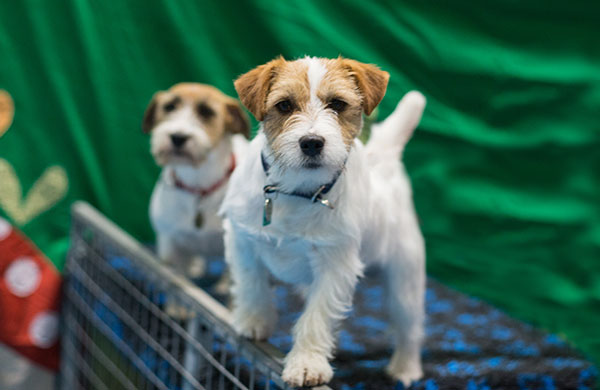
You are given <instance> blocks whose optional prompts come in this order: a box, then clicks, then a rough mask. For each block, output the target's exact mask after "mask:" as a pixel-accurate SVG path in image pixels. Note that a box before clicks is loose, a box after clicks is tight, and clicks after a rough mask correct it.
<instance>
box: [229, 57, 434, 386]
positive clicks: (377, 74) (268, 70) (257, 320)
mask: <svg viewBox="0 0 600 390" xmlns="http://www.w3.org/2000/svg"><path fill="white" fill-rule="evenodd" d="M388 78H389V75H388V73H386V72H384V71H381V70H380V69H378V68H377V67H375V66H373V65H367V64H363V63H359V62H356V61H353V60H348V59H343V58H337V59H323V58H309V57H307V58H303V59H300V60H296V61H286V60H284V59H283V58H278V59H275V60H273V61H271V62H269V63H267V64H265V65H262V66H259V67H258V68H256V69H254V70H252V71H250V72H248V73H246V74H244V75H242V76H241V77H239V78H238V79H237V80H236V82H235V88H236V90H237V92H238V94H239V96H240V99H241V101H242V103H244V105H245V106H246V107H247V108H248V109H249V110H250V111H251V112H252V114H253V115H254V116H255V117H256V118H257V119H258V120H259V121H261V130H260V132H259V134H258V135H257V136H256V137H255V138H254V140H253V141H252V142H251V143H250V149H249V152H248V157H247V158H246V159H245V160H244V162H243V163H242V164H241V165H240V166H239V168H238V169H237V170H236V172H234V174H233V176H232V178H231V182H230V185H229V188H228V191H227V195H226V197H225V200H224V202H223V205H222V206H221V213H222V215H224V216H225V218H226V219H225V223H224V226H225V255H226V259H227V261H228V263H229V266H230V269H231V272H232V278H233V288H232V293H233V298H234V313H233V316H234V326H235V327H236V328H237V330H238V331H239V332H240V333H241V334H243V335H244V336H246V337H249V338H252V339H264V338H267V337H268V336H269V333H270V332H271V330H272V329H273V327H274V326H275V324H276V321H277V316H276V312H275V308H274V304H273V296H272V294H271V289H270V286H269V274H270V273H272V274H273V275H274V276H275V277H277V278H278V279H280V280H282V281H284V282H287V283H292V284H297V285H300V286H305V288H304V289H303V292H304V294H305V298H306V305H305V308H304V312H303V314H302V316H301V317H300V318H299V320H298V322H297V323H296V325H295V326H294V329H293V334H294V345H293V348H292V350H291V351H290V352H289V354H288V355H287V357H286V359H285V368H284V371H283V379H284V380H285V381H286V382H287V383H288V384H290V385H293V386H314V385H317V384H322V383H326V382H328V381H329V380H330V379H331V377H332V375H333V371H332V368H331V366H330V364H329V362H328V360H329V359H331V358H332V354H333V350H334V344H335V340H334V335H335V331H336V328H337V326H338V324H339V321H340V320H341V319H342V318H343V317H344V315H345V313H347V311H348V310H349V309H350V308H351V305H352V297H353V293H354V288H355V285H356V283H357V280H358V278H359V277H360V276H361V275H362V272H363V268H364V266H365V264H371V263H376V264H379V265H381V266H382V267H384V269H385V272H384V273H385V275H386V276H387V287H388V292H389V294H388V297H389V313H390V316H391V321H392V324H393V325H392V332H393V335H394V337H395V342H396V347H395V352H394V354H393V356H392V359H391V362H390V363H389V365H388V367H387V371H388V373H389V374H390V375H391V376H393V377H394V378H396V379H398V380H401V381H402V382H403V383H404V384H406V385H408V384H409V383H411V382H412V381H414V380H417V379H419V378H420V377H421V376H422V371H421V360H420V347H421V342H422V339H423V325H424V289H425V249H424V241H423V237H422V235H421V232H420V230H419V226H418V222H417V217H416V215H415V210H414V207H413V202H412V190H411V186H410V182H409V180H408V177H407V175H406V173H405V171H404V168H403V166H402V164H401V162H400V161H399V159H400V157H401V154H402V151H403V148H404V145H405V144H406V143H407V141H408V140H409V138H410V136H411V134H412V132H413V130H414V129H415V127H416V126H417V125H418V123H419V121H420V118H421V115H422V112H423V109H424V106H425V99H424V97H423V95H421V94H420V93H418V92H410V93H408V94H407V95H406V96H405V97H404V98H403V99H402V101H401V102H400V103H399V104H398V107H397V108H396V110H395V111H394V112H393V113H392V115H390V117H389V118H387V119H386V120H385V121H384V122H383V123H381V124H379V125H375V126H374V128H373V131H372V135H371V139H370V141H369V142H368V144H367V145H366V146H363V145H362V143H361V142H360V141H359V140H357V139H356V136H357V135H358V134H359V133H360V131H361V128H362V124H363V120H362V113H363V112H365V113H366V114H367V115H368V114H370V113H371V111H372V110H373V109H374V108H375V107H376V106H377V105H378V104H379V102H380V101H381V99H382V98H383V96H384V94H385V90H386V87H387V82H388Z"/></svg>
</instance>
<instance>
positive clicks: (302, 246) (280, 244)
mask: <svg viewBox="0 0 600 390" xmlns="http://www.w3.org/2000/svg"><path fill="white" fill-rule="evenodd" d="M259 240H260V241H261V242H260V243H259V245H260V247H261V248H263V250H262V251H261V258H262V261H263V263H264V264H265V266H266V267H267V268H268V269H269V271H271V273H272V274H273V275H274V276H275V277H276V278H277V279H279V280H281V281H283V282H286V283H291V284H309V283H311V282H312V279H313V274H312V269H311V266H310V258H309V253H310V250H311V245H310V243H308V242H307V241H305V240H302V239H280V240H277V239H275V238H266V239H265V238H259ZM267 248H269V249H268V250H267Z"/></svg>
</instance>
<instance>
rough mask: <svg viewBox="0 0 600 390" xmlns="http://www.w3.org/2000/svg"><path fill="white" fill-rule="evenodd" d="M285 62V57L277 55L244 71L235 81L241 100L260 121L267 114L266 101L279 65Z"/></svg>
mask: <svg viewBox="0 0 600 390" xmlns="http://www.w3.org/2000/svg"><path fill="white" fill-rule="evenodd" d="M283 63H285V60H284V59H283V57H281V56H280V57H277V58H276V59H274V60H271V61H269V62H267V63H266V64H264V65H261V66H259V67H257V68H254V69H252V70H251V71H250V72H248V73H244V74H243V75H241V76H240V77H238V79H237V80H235V82H234V86H235V90H236V91H237V93H238V96H239V97H240V100H241V101H242V103H243V104H244V106H246V108H248V111H250V112H251V113H252V115H254V117H255V118H256V119H257V120H258V121H262V120H263V119H264V117H265V114H266V101H267V95H268V94H269V88H270V87H271V84H272V81H273V77H274V76H275V74H276V70H277V67H278V66H280V65H282V64H283Z"/></svg>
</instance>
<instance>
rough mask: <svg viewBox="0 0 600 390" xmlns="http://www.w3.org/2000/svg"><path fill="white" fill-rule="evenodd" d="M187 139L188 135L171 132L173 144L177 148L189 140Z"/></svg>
mask: <svg viewBox="0 0 600 390" xmlns="http://www.w3.org/2000/svg"><path fill="white" fill-rule="evenodd" d="M187 139H188V136H187V135H183V134H171V142H172V143H173V146H175V147H176V148H180V147H182V146H183V144H184V143H185V141H187Z"/></svg>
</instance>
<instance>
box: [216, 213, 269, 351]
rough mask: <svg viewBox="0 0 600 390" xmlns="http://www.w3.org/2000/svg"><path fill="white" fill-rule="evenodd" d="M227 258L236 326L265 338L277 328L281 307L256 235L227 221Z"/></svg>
mask: <svg viewBox="0 0 600 390" xmlns="http://www.w3.org/2000/svg"><path fill="white" fill-rule="evenodd" d="M224 240H225V260H226V261H227V263H228V265H229V267H230V272H231V279H232V281H233V284H232V287H231V292H232V295H233V305H234V308H233V326H234V328H235V330H236V331H237V332H238V333H240V334H241V335H243V336H244V337H247V338H250V339H253V340H264V339H266V338H268V337H269V335H270V334H271V333H272V332H273V329H274V328H275V325H276V323H277V311H276V310H275V305H274V302H273V296H272V295H273V293H272V291H271V286H270V284H269V270H268V269H267V268H266V267H265V266H264V264H263V263H262V262H261V260H260V259H259V258H258V254H257V253H255V252H254V249H253V247H252V237H250V236H248V235H246V234H244V233H243V232H240V231H236V229H235V228H233V227H232V226H231V224H229V223H228V221H226V222H225V236H224Z"/></svg>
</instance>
